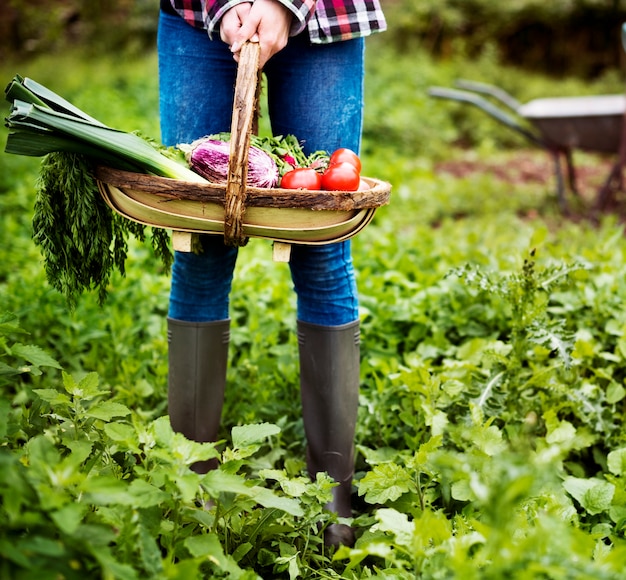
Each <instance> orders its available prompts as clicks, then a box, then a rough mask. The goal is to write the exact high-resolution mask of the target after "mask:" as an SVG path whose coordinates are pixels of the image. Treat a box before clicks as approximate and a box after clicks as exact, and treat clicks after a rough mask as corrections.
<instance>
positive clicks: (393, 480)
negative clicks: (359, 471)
mask: <svg viewBox="0 0 626 580" xmlns="http://www.w3.org/2000/svg"><path fill="white" fill-rule="evenodd" d="M358 488H359V495H363V496H365V501H366V502H368V503H372V504H376V503H380V504H384V503H386V502H388V501H394V500H396V499H398V498H399V497H400V496H401V495H403V494H405V493H408V492H410V491H412V492H416V491H417V488H416V486H415V482H414V481H413V478H412V477H411V476H410V475H409V473H408V472H407V471H406V470H405V469H404V468H402V467H401V466H399V465H397V464H396V463H382V464H380V465H376V466H375V467H374V469H372V471H370V472H369V473H367V474H365V477H363V479H361V481H360V482H359V484H358Z"/></svg>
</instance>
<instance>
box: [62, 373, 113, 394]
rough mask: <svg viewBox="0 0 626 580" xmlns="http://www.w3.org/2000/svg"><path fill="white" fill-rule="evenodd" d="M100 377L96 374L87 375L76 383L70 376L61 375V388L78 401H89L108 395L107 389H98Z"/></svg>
mask: <svg viewBox="0 0 626 580" xmlns="http://www.w3.org/2000/svg"><path fill="white" fill-rule="evenodd" d="M99 383H100V377H99V376H98V373H95V372H94V373H87V374H86V375H85V376H84V377H83V378H82V379H81V380H80V381H78V382H76V381H75V380H74V378H73V377H72V376H70V375H69V374H67V373H65V372H64V373H63V386H64V387H65V390H66V391H67V392H68V393H69V394H70V395H73V396H75V397H78V398H79V399H83V400H85V401H89V400H91V399H94V398H95V397H98V396H99V395H103V394H106V393H108V390H107V389H104V388H100V386H99Z"/></svg>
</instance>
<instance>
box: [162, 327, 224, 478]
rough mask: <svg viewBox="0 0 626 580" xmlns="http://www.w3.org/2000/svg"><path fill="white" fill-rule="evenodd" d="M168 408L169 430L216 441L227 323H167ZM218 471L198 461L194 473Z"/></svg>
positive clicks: (211, 463)
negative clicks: (170, 428)
mask: <svg viewBox="0 0 626 580" xmlns="http://www.w3.org/2000/svg"><path fill="white" fill-rule="evenodd" d="M167 326H168V328H167V340H168V345H169V349H168V358H169V371H168V407H169V409H168V410H169V417H170V424H171V425H172V429H173V430H174V431H176V432H178V433H182V434H183V435H185V437H187V438H188V439H191V440H192V441H199V442H201V443H205V442H212V441H216V440H217V434H218V430H219V427H220V421H221V416H222V407H223V405H224V390H225V387H226V368H227V362H228V342H229V339H230V320H228V319H227V320H218V321H215V322H185V321H183V320H175V319H173V318H168V319H167ZM216 467H217V460H216V459H210V460H207V461H199V462H197V463H194V464H193V465H192V466H191V469H193V470H194V471H195V472H196V473H206V472H207V471H209V470H210V469H215V468H216Z"/></svg>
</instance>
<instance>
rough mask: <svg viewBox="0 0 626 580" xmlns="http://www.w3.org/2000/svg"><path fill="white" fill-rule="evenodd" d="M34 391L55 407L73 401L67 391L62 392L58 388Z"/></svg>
mask: <svg viewBox="0 0 626 580" xmlns="http://www.w3.org/2000/svg"><path fill="white" fill-rule="evenodd" d="M33 393H35V394H36V395H37V396H38V397H39V398H41V399H43V400H44V401H46V402H47V403H50V404H51V405H52V406H53V407H56V406H59V405H69V404H70V403H71V402H72V401H71V400H70V398H69V397H68V396H67V395H66V394H65V393H60V392H59V391H57V390H56V389H33Z"/></svg>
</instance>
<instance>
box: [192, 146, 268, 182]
mask: <svg viewBox="0 0 626 580" xmlns="http://www.w3.org/2000/svg"><path fill="white" fill-rule="evenodd" d="M185 153H186V157H187V163H189V166H190V167H191V169H192V170H193V171H195V172H196V173H198V174H200V175H202V176H203V177H205V178H206V179H208V180H209V181H212V182H214V183H226V182H227V181H228V159H229V155H230V143H229V142H227V141H219V140H217V139H210V138H207V137H203V138H202V139H197V140H196V141H194V142H193V143H191V145H189V146H188V147H185ZM278 179H279V173H278V166H277V165H276V162H275V161H274V159H272V157H271V156H270V155H269V154H268V153H267V152H265V151H263V149H260V148H258V147H254V146H251V147H250V150H249V152H248V177H247V184H248V185H249V186H251V187H276V185H277V184H278Z"/></svg>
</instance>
